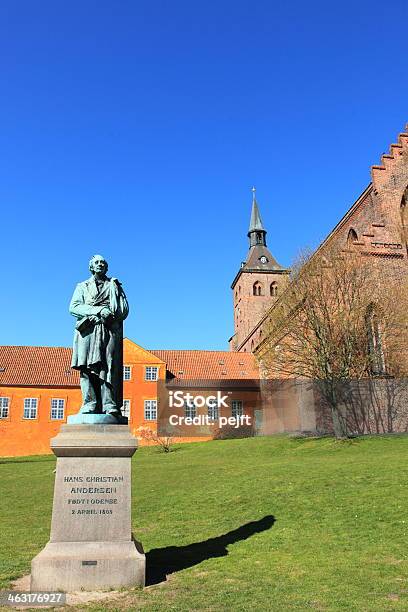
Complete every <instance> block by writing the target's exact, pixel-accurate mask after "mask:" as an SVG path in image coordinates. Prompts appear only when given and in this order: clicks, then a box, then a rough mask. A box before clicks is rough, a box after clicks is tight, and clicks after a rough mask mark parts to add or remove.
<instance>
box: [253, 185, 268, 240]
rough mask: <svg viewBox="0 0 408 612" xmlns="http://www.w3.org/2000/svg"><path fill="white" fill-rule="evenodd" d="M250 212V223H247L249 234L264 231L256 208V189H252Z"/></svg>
mask: <svg viewBox="0 0 408 612" xmlns="http://www.w3.org/2000/svg"><path fill="white" fill-rule="evenodd" d="M251 191H252V211H251V221H250V223H249V232H256V231H257V230H261V231H265V228H264V226H263V225H262V219H261V215H260V212H259V208H258V202H257V201H256V195H255V194H256V188H255V187H252V189H251Z"/></svg>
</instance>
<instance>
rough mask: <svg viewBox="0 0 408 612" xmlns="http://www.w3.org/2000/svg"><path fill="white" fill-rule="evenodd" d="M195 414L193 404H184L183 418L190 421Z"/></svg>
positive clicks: (195, 410)
mask: <svg viewBox="0 0 408 612" xmlns="http://www.w3.org/2000/svg"><path fill="white" fill-rule="evenodd" d="M196 414H197V409H196V407H195V404H194V402H187V401H186V402H184V416H185V417H187V418H190V419H194V417H195V416H196Z"/></svg>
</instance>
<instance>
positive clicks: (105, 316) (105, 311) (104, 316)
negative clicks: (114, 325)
mask: <svg viewBox="0 0 408 612" xmlns="http://www.w3.org/2000/svg"><path fill="white" fill-rule="evenodd" d="M99 314H100V315H101V317H102V319H103V320H104V321H106V319H109V317H110V316H111V314H112V313H111V311H110V310H109V308H106V307H104V308H102V310H101V312H100V313H99Z"/></svg>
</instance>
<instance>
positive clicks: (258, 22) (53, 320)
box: [0, 0, 408, 349]
mask: <svg viewBox="0 0 408 612" xmlns="http://www.w3.org/2000/svg"><path fill="white" fill-rule="evenodd" d="M407 17H408V5H407V2H406V1H405V0H404V1H401V0H395V1H394V2H393V3H391V4H390V3H384V2H383V1H379V0H372V1H370V2H368V1H364V0H363V1H360V2H356V1H355V0H354V1H353V2H349V1H347V0H346V1H345V2H341V3H331V2H327V0H325V1H324V2H313V1H312V2H305V1H302V2H301V1H299V0H294V1H292V2H283V3H278V2H270V1H266V0H265V1H256V0H250V1H242V0H231V1H229V0H228V1H227V0H217V1H214V0H208V1H206V2H191V0H189V1H179V0H173V1H172V2H170V1H168V2H163V1H162V2H158V1H155V0H137V1H133V0H132V1H130V0H121V1H120V2H118V1H114V0H110V1H104V0H98V1H89V0H81V1H77V0H69V1H58V2H55V0H53V1H48V0H41V1H40V2H34V1H33V0H30V1H26V0H22V1H19V2H16V1H15V0H3V1H2V2H1V3H0V66H1V75H2V76H1V95H0V112H1V130H0V147H1V164H0V207H1V217H0V219H1V259H2V280H1V286H2V291H1V299H0V321H1V324H0V344H37V345H63V346H69V345H70V344H71V341H72V330H73V322H74V321H73V319H72V317H70V315H69V314H68V303H69V300H70V297H71V294H72V291H73V288H74V286H75V283H76V282H78V281H81V280H85V279H86V278H87V277H88V269H87V265H88V260H89V258H90V256H91V255H92V254H94V253H102V254H104V255H105V257H106V258H107V259H108V261H109V264H110V273H111V274H112V275H114V276H117V277H119V278H120V280H121V281H122V282H123V285H124V288H125V290H126V292H127V294H128V297H129V301H130V304H131V313H130V315H129V318H128V320H127V323H126V335H127V336H128V337H130V338H132V339H133V340H134V341H136V342H138V343H140V344H141V345H143V346H145V347H147V348H180V349H182V348H199V349H225V348H226V347H227V339H228V337H229V336H230V335H231V334H232V331H233V327H232V324H233V317H232V300H231V290H230V283H231V281H232V280H233V278H234V276H235V274H236V272H237V270H238V267H239V264H240V261H241V260H242V259H245V256H246V253H247V237H246V232H247V227H248V222H249V216H250V203H251V191H250V188H251V187H252V185H253V184H255V185H256V187H257V195H258V201H259V204H260V208H261V213H262V217H263V221H264V224H265V225H266V227H267V229H268V236H267V238H268V239H269V240H268V246H269V247H270V249H271V251H272V253H273V254H274V256H275V257H276V258H277V259H278V261H279V262H280V263H282V264H284V265H290V262H291V260H292V258H293V257H294V256H295V255H296V253H297V252H298V250H299V248H301V247H303V246H307V245H309V246H312V247H314V246H316V245H317V243H318V242H319V241H320V240H321V239H322V238H324V236H325V235H326V234H327V233H328V231H329V230H330V229H331V228H332V227H333V226H334V225H335V224H336V222H337V221H338V220H339V219H340V218H341V216H342V215H343V214H344V212H345V211H346V210H347V209H348V208H349V206H350V205H351V204H352V203H353V201H354V200H355V199H356V197H357V196H358V195H359V193H360V192H361V191H362V190H363V189H364V188H365V187H366V185H367V184H368V182H369V180H370V175H369V167H370V165H371V164H376V163H378V162H379V159H380V156H381V154H382V153H383V152H385V151H387V149H388V145H389V144H390V143H391V142H393V141H395V138H396V136H397V134H398V132H399V131H402V129H403V127H404V125H405V123H406V122H407V121H408V104H407V102H408V78H407V74H408V62H407V43H406V24H407Z"/></svg>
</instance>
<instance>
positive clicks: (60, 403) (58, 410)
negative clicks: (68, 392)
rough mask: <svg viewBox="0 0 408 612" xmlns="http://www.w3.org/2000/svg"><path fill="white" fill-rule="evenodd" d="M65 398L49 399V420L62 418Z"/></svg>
mask: <svg viewBox="0 0 408 612" xmlns="http://www.w3.org/2000/svg"><path fill="white" fill-rule="evenodd" d="M64 413H65V400H63V399H57V398H53V399H52V400H51V415H50V416H51V420H53V421H60V420H62V419H63V418H64Z"/></svg>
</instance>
